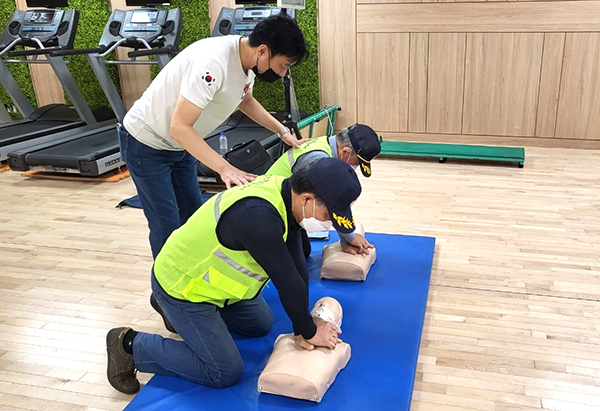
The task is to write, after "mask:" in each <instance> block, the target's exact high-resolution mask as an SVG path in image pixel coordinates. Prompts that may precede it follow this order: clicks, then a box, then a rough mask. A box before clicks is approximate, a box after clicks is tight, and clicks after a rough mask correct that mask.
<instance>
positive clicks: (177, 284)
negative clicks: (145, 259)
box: [154, 175, 287, 307]
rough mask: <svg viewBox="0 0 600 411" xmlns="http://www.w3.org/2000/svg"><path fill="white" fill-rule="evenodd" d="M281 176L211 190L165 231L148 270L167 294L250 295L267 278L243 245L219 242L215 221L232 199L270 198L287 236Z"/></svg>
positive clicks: (219, 301) (216, 299)
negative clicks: (213, 192) (234, 247)
mask: <svg viewBox="0 0 600 411" xmlns="http://www.w3.org/2000/svg"><path fill="white" fill-rule="evenodd" d="M283 180H284V177H281V176H268V175H267V176H261V177H258V178H257V179H256V180H254V181H253V182H251V183H248V184H246V185H244V186H237V187H233V188H231V189H229V190H226V191H223V192H221V193H219V194H218V195H216V196H214V197H213V198H211V199H210V200H208V201H207V202H206V203H204V204H203V205H202V207H200V208H199V209H198V210H197V211H196V213H194V215H192V216H191V217H190V218H189V219H188V221H187V222H186V223H185V224H184V225H183V226H182V227H180V228H179V229H177V230H175V231H174V232H173V234H171V236H170V237H169V239H168V240H167V242H166V243H165V245H164V246H163V248H162V250H161V252H160V253H159V255H158V256H157V258H156V261H155V263H154V275H155V277H156V279H157V281H158V282H159V284H160V285H161V286H162V287H163V289H164V290H165V291H166V292H167V293H168V294H169V295H170V296H172V297H174V298H177V299H180V300H187V301H192V302H208V303H211V304H215V305H217V306H219V307H223V306H224V305H225V304H226V303H229V304H231V303H234V302H237V301H240V300H245V299H251V298H254V297H256V295H257V294H258V293H260V291H261V290H262V288H263V287H264V286H265V285H266V284H267V282H268V281H269V277H268V276H267V274H266V272H265V271H264V270H263V269H262V267H260V265H259V264H258V263H257V262H256V260H254V259H253V258H252V256H251V255H250V253H248V252H247V251H245V250H244V251H237V250H232V249H229V248H227V247H225V246H223V245H222V244H220V243H219V240H218V238H217V233H216V229H217V224H218V222H219V220H220V218H221V216H222V215H223V213H224V212H225V211H226V210H227V209H228V208H229V207H231V206H232V205H233V204H235V203H236V202H238V201H239V200H241V199H244V198H248V197H258V198H262V199H264V200H267V201H268V202H269V203H271V204H272V205H273V206H274V207H275V209H276V210H277V212H278V214H279V215H280V216H281V218H282V220H283V223H284V227H285V232H284V235H283V240H284V241H285V240H287V210H286V208H285V204H284V202H283V198H282V196H281V184H282V183H283Z"/></svg>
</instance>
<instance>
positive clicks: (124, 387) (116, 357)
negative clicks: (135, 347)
mask: <svg viewBox="0 0 600 411" xmlns="http://www.w3.org/2000/svg"><path fill="white" fill-rule="evenodd" d="M129 330H131V328H129V327H120V328H113V329H112V330H110V331H109V332H108V334H106V352H107V354H108V367H107V370H106V376H107V378H108V382H109V383H110V385H112V386H113V388H114V389H115V390H117V391H121V392H123V393H125V394H133V393H136V392H138V391H139V390H140V382H139V381H138V380H137V378H136V376H135V366H134V363H133V355H131V354H128V353H127V352H126V351H125V348H124V347H123V338H125V334H127V331H129Z"/></svg>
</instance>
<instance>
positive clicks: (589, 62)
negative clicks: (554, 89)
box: [556, 33, 600, 140]
mask: <svg viewBox="0 0 600 411" xmlns="http://www.w3.org/2000/svg"><path fill="white" fill-rule="evenodd" d="M599 68H600V33H567V36H566V39H565V55H564V63H563V72H562V81H561V87H560V97H559V103H558V116H557V121H556V135H557V136H564V137H567V138H581V139H596V140H600V116H599V115H598V114H599V113H600V77H599V73H600V69H599Z"/></svg>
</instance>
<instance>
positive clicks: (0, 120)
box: [0, 102, 12, 124]
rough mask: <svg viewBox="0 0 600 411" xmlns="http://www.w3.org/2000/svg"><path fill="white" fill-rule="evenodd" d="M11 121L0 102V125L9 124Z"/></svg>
mask: <svg viewBox="0 0 600 411" xmlns="http://www.w3.org/2000/svg"><path fill="white" fill-rule="evenodd" d="M11 121H12V119H11V118H10V114H8V110H6V107H4V104H2V102H0V124H5V123H10V122H11Z"/></svg>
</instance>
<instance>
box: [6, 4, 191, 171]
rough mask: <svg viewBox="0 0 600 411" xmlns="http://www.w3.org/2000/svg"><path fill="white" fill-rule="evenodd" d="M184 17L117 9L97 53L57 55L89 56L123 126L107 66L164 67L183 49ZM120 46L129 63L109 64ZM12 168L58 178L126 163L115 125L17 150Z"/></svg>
mask: <svg viewBox="0 0 600 411" xmlns="http://www.w3.org/2000/svg"><path fill="white" fill-rule="evenodd" d="M142 3H143V4H148V3H151V4H165V3H166V1H164V0H160V1H156V0H154V1H149V0H145V1H143V2H140V1H139V0H128V1H127V2H126V4H127V6H136V5H140V4H142ZM181 24H182V15H181V10H180V9H178V8H177V9H169V10H164V9H156V8H142V9H134V10H113V11H112V13H111V15H110V18H109V20H108V22H107V24H106V26H105V28H104V31H103V33H102V37H101V39H100V42H99V46H98V47H96V48H92V49H82V50H73V49H71V50H60V51H56V52H54V53H52V55H53V56H55V57H59V56H65V55H74V54H86V55H87V56H88V60H89V62H90V65H91V66H92V69H93V71H94V74H95V75H96V77H97V78H98V81H99V82H100V85H101V86H102V90H103V91H104V93H105V94H106V97H107V99H108V101H109V103H110V105H111V107H112V108H113V110H114V112H115V113H116V115H117V119H118V121H119V122H122V121H123V118H124V117H125V114H126V112H127V110H126V109H125V105H124V104H123V100H122V99H121V97H120V95H119V93H118V91H117V89H116V87H115V85H114V83H113V81H112V79H111V78H110V75H109V73H108V71H107V69H106V65H107V64H131V65H139V64H142V65H149V64H156V65H158V66H159V67H160V68H162V67H164V66H165V65H166V64H167V63H168V62H169V61H170V56H173V55H174V54H175V53H176V52H177V50H178V46H179V37H180V33H181ZM118 47H128V48H132V49H133V51H130V52H129V53H128V56H129V57H130V60H105V58H106V57H107V56H108V55H109V54H111V53H113V52H114V51H115V50H116V49H117V48H118ZM139 56H153V57H154V60H136V59H137V57H139ZM9 165H10V167H11V169H13V170H18V171H23V170H40V171H46V172H54V173H70V174H80V175H82V176H98V175H100V174H103V173H105V172H107V171H110V170H113V169H115V168H118V167H121V166H123V165H125V164H124V162H123V160H122V158H121V153H120V150H119V141H118V133H117V130H116V124H115V123H112V124H110V125H105V126H102V127H95V128H94V129H89V130H82V131H81V132H78V133H71V134H66V135H64V136H62V138H60V139H58V140H55V141H54V142H52V143H44V144H40V145H36V146H33V147H29V148H27V149H22V150H16V151H13V152H11V153H10V154H9Z"/></svg>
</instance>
